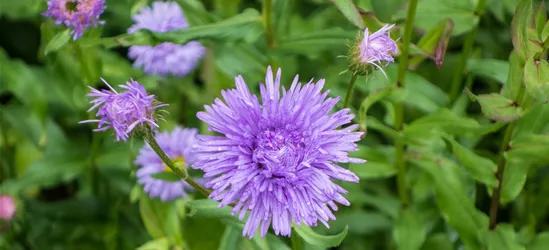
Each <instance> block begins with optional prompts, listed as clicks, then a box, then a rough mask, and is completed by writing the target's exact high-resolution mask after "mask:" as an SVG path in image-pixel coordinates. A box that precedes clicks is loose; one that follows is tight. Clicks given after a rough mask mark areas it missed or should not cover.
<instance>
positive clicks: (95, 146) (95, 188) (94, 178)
mask: <svg viewBox="0 0 549 250" xmlns="http://www.w3.org/2000/svg"><path fill="white" fill-rule="evenodd" d="M99 139H100V138H99V134H98V133H92V142H91V150H90V154H89V159H88V161H89V167H90V173H91V174H90V177H91V183H92V192H93V194H94V195H95V196H98V195H99V173H98V170H97V166H96V165H95V158H96V155H97V151H98V150H99V146H100V140H99Z"/></svg>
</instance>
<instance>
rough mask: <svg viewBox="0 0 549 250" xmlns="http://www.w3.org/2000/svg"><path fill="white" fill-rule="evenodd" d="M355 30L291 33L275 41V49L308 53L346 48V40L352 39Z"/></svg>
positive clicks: (284, 51) (285, 51) (336, 29)
mask: <svg viewBox="0 0 549 250" xmlns="http://www.w3.org/2000/svg"><path fill="white" fill-rule="evenodd" d="M355 34H356V33H355V32H349V31H344V30H342V29H341V28H333V29H326V30H320V31H314V32H310V33H305V34H292V35H290V36H288V37H284V38H282V39H280V41H277V43H278V44H277V46H276V51H278V52H281V53H299V54H303V55H310V54H316V53H320V52H322V51H326V50H335V49H337V48H340V49H341V50H344V49H346V46H345V44H346V40H347V39H352V38H353V37H354V36H355Z"/></svg>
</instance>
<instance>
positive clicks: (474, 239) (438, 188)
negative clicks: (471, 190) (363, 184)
mask: <svg viewBox="0 0 549 250" xmlns="http://www.w3.org/2000/svg"><path fill="white" fill-rule="evenodd" d="M408 156H409V157H408V158H409V160H410V162H411V163H413V164H414V165H416V166H418V167H420V168H421V169H422V170H424V171H425V172H427V173H428V174H429V175H430V177H431V179H432V180H433V183H434V189H435V197H436V201H437V204H438V207H439V209H440V211H441V213H442V215H443V217H444V219H445V220H446V222H447V223H448V224H449V225H451V226H452V227H453V228H454V229H455V230H456V231H457V232H458V234H459V236H460V238H461V240H462V241H463V242H464V244H465V246H466V247H467V248H470V249H480V248H481V245H482V244H481V243H482V239H481V233H482V231H483V230H484V228H487V227H488V218H487V216H486V215H485V214H483V213H482V212H480V211H478V210H477V209H476V208H475V206H474V204H473V202H472V200H471V199H470V198H469V197H467V196H466V195H465V188H464V186H463V181H462V180H461V179H460V178H459V176H460V173H459V172H460V171H459V170H460V169H459V168H458V167H457V166H456V165H455V164H454V163H453V162H452V161H450V160H448V159H446V158H444V157H441V156H438V155H436V154H433V153H430V152H427V151H424V150H422V151H419V152H410V153H408Z"/></svg>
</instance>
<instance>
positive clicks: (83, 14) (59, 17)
mask: <svg viewBox="0 0 549 250" xmlns="http://www.w3.org/2000/svg"><path fill="white" fill-rule="evenodd" d="M105 8H106V6H105V0H48V10H47V11H46V12H44V13H42V15H44V16H45V17H49V18H53V19H54V22H55V24H64V25H65V26H66V27H69V28H72V31H71V34H72V35H73V39H74V40H76V39H78V38H80V37H81V36H82V33H83V32H84V29H87V28H89V27H91V26H97V25H99V24H103V23H104V22H102V21H99V16H101V14H102V13H103V11H105Z"/></svg>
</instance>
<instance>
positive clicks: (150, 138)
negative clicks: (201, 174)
mask: <svg viewBox="0 0 549 250" xmlns="http://www.w3.org/2000/svg"><path fill="white" fill-rule="evenodd" d="M144 138H145V141H146V142H147V143H148V144H149V146H151V148H152V149H153V150H154V152H155V153H156V154H157V155H158V157H160V159H162V161H163V162H164V164H166V166H168V167H169V168H170V169H171V170H172V171H173V172H174V173H175V174H177V176H179V177H181V179H182V180H184V181H185V182H187V183H188V184H189V185H191V186H192V187H193V188H194V189H196V190H198V191H199V192H200V193H202V194H203V195H204V196H206V197H208V196H209V195H210V193H211V191H210V190H208V189H206V188H205V187H203V186H202V185H200V184H198V183H197V182H196V181H195V180H194V179H193V178H191V177H189V174H188V173H187V170H186V169H185V168H183V167H181V166H178V165H175V164H174V163H173V161H172V160H171V159H170V157H169V156H168V155H166V153H165V152H164V150H162V148H160V145H158V142H157V141H156V139H155V138H154V135H153V133H151V132H150V131H147V132H145V133H144Z"/></svg>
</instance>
